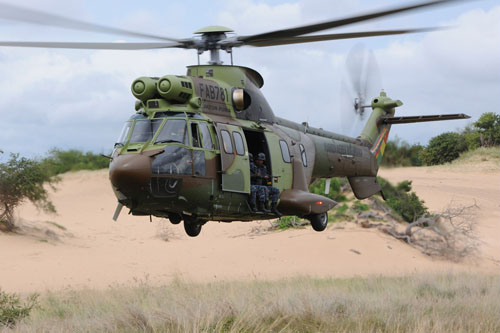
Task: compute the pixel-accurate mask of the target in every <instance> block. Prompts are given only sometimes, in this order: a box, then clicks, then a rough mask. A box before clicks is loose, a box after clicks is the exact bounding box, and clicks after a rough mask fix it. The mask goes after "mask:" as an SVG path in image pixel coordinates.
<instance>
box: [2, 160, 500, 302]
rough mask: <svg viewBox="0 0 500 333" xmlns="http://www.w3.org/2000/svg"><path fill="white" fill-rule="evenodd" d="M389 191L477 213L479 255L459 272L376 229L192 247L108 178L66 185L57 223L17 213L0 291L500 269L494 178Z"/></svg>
mask: <svg viewBox="0 0 500 333" xmlns="http://www.w3.org/2000/svg"><path fill="white" fill-rule="evenodd" d="M381 175H382V176H383V177H386V178H388V179H389V180H391V181H394V182H395V181H400V180H404V179H411V180H413V185H414V190H415V191H416V192H417V193H418V194H419V196H420V197H422V198H423V199H424V200H425V201H426V204H427V205H428V206H429V207H430V208H431V210H432V211H440V210H442V209H443V208H446V207H447V206H448V205H449V204H450V202H453V203H455V204H472V203H474V202H476V203H477V205H478V206H479V207H480V213H479V216H478V222H479V224H478V234H479V236H480V238H481V240H482V242H483V243H482V246H481V254H480V256H479V257H478V258H473V259H471V260H468V261H467V262H464V263H460V264H457V263H451V262H447V261H442V260H436V259H432V258H430V257H428V256H425V255H423V254H421V253H420V252H418V251H417V250H415V249H413V248H411V247H409V246H407V245H405V244H403V243H402V242H400V241H397V240H395V239H393V238H391V237H390V236H388V235H385V234H383V233H381V232H380V231H377V230H376V229H362V228H360V227H359V226H357V225H355V224H353V223H336V224H333V225H331V226H330V227H329V228H328V229H327V230H325V231H324V232H322V233H318V232H315V231H313V230H312V229H311V228H310V227H309V226H308V227H307V228H305V229H300V230H288V231H284V232H268V231H266V229H267V227H268V225H269V222H250V223H243V222H240V223H231V224H224V223H216V222H209V223H207V224H206V225H205V226H204V229H203V230H202V233H201V235H200V236H199V237H197V238H189V237H187V236H186V235H185V234H184V230H183V227H182V225H177V226H175V225H171V224H170V223H169V222H168V221H166V220H162V219H157V218H153V222H152V223H150V222H149V217H133V216H130V215H127V214H126V212H125V210H124V212H122V215H121V216H120V218H119V220H118V222H113V221H112V219H111V216H112V214H113V211H114V208H115V205H116V200H115V198H114V196H113V193H112V191H111V188H110V185H109V182H108V179H107V171H105V170H103V171H97V172H89V171H82V172H76V173H69V174H66V175H63V177H62V178H63V180H62V182H61V183H60V184H59V185H58V191H57V192H55V193H53V194H52V196H51V197H52V199H53V202H54V204H55V205H56V207H57V209H58V215H53V216H52V215H46V214H43V213H40V212H38V211H37V210H36V209H35V208H34V207H33V206H31V205H30V204H25V205H24V206H23V207H22V208H21V209H20V210H19V214H18V215H19V218H20V219H21V224H22V225H23V228H24V230H25V233H26V234H24V235H15V234H14V235H12V234H10V235H6V234H0V253H1V256H2V259H1V264H0V288H2V289H3V290H7V291H18V292H28V291H43V290H45V289H51V290H55V289H56V290H58V289H64V288H66V287H72V288H80V287H91V288H106V287H107V286H109V285H114V284H127V283H130V282H133V281H136V280H142V279H144V280H145V279H147V280H149V281H150V282H151V283H164V282H168V281H170V280H171V279H173V278H176V277H181V278H185V279H189V280H195V281H214V280H233V279H275V278H282V277H288V276H296V275H310V276H315V277H325V276H367V275H401V274H411V273H414V272H424V273H425V272H453V271H466V272H478V271H481V272H488V273H498V271H499V267H500V200H499V199H500V170H498V169H495V168H493V169H488V170H476V169H470V168H469V169H467V168H457V167H454V168H451V167H450V168H446V167H439V168H398V169H387V170H382V171H381Z"/></svg>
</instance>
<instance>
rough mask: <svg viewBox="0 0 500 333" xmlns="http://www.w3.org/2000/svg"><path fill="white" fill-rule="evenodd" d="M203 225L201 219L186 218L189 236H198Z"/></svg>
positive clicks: (185, 224)
mask: <svg viewBox="0 0 500 333" xmlns="http://www.w3.org/2000/svg"><path fill="white" fill-rule="evenodd" d="M202 225H203V223H202V222H200V221H189V220H184V230H185V231H186V234H188V236H189V237H196V236H198V235H199V234H200V232H201V226H202Z"/></svg>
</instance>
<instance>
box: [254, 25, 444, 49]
mask: <svg viewBox="0 0 500 333" xmlns="http://www.w3.org/2000/svg"><path fill="white" fill-rule="evenodd" d="M441 29H446V28H420V29H401V30H381V31H363V32H346V33H338V34H327V35H313V36H298V37H290V38H278V39H268V40H257V41H254V42H247V43H245V44H246V45H250V46H257V47H264V46H276V45H287V44H300V43H312V42H323V41H327V40H339V39H351V38H362V37H376V36H391V35H402V34H411V33H417V32H428V31H435V30H441Z"/></svg>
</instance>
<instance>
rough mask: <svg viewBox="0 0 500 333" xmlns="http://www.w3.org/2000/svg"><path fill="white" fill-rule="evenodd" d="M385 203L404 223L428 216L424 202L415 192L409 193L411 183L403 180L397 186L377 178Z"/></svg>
mask: <svg viewBox="0 0 500 333" xmlns="http://www.w3.org/2000/svg"><path fill="white" fill-rule="evenodd" d="M378 181H379V183H380V185H381V187H382V192H383V193H384V195H385V197H386V203H387V205H388V206H389V207H391V208H392V209H393V210H394V211H395V212H396V213H398V214H399V215H401V217H402V218H403V220H405V221H406V222H413V221H415V220H416V219H417V218H419V217H420V216H422V215H424V214H428V210H427V207H425V205H424V201H423V200H420V199H419V198H418V196H417V195H416V194H415V192H411V181H410V180H405V181H402V182H401V183H399V184H398V185H397V186H394V185H392V184H391V183H390V182H389V181H387V180H386V179H384V178H382V177H378Z"/></svg>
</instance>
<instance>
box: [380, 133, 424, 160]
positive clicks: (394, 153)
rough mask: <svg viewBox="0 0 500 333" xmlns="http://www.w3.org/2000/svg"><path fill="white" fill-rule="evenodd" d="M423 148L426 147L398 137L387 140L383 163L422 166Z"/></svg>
mask: <svg viewBox="0 0 500 333" xmlns="http://www.w3.org/2000/svg"><path fill="white" fill-rule="evenodd" d="M423 150H424V147H423V146H421V145H419V144H415V145H410V144H408V143H407V142H406V141H400V140H399V139H397V138H396V139H395V140H391V141H388V142H387V145H386V146H385V152H384V158H383V159H382V165H384V166H421V165H422V152H423Z"/></svg>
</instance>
